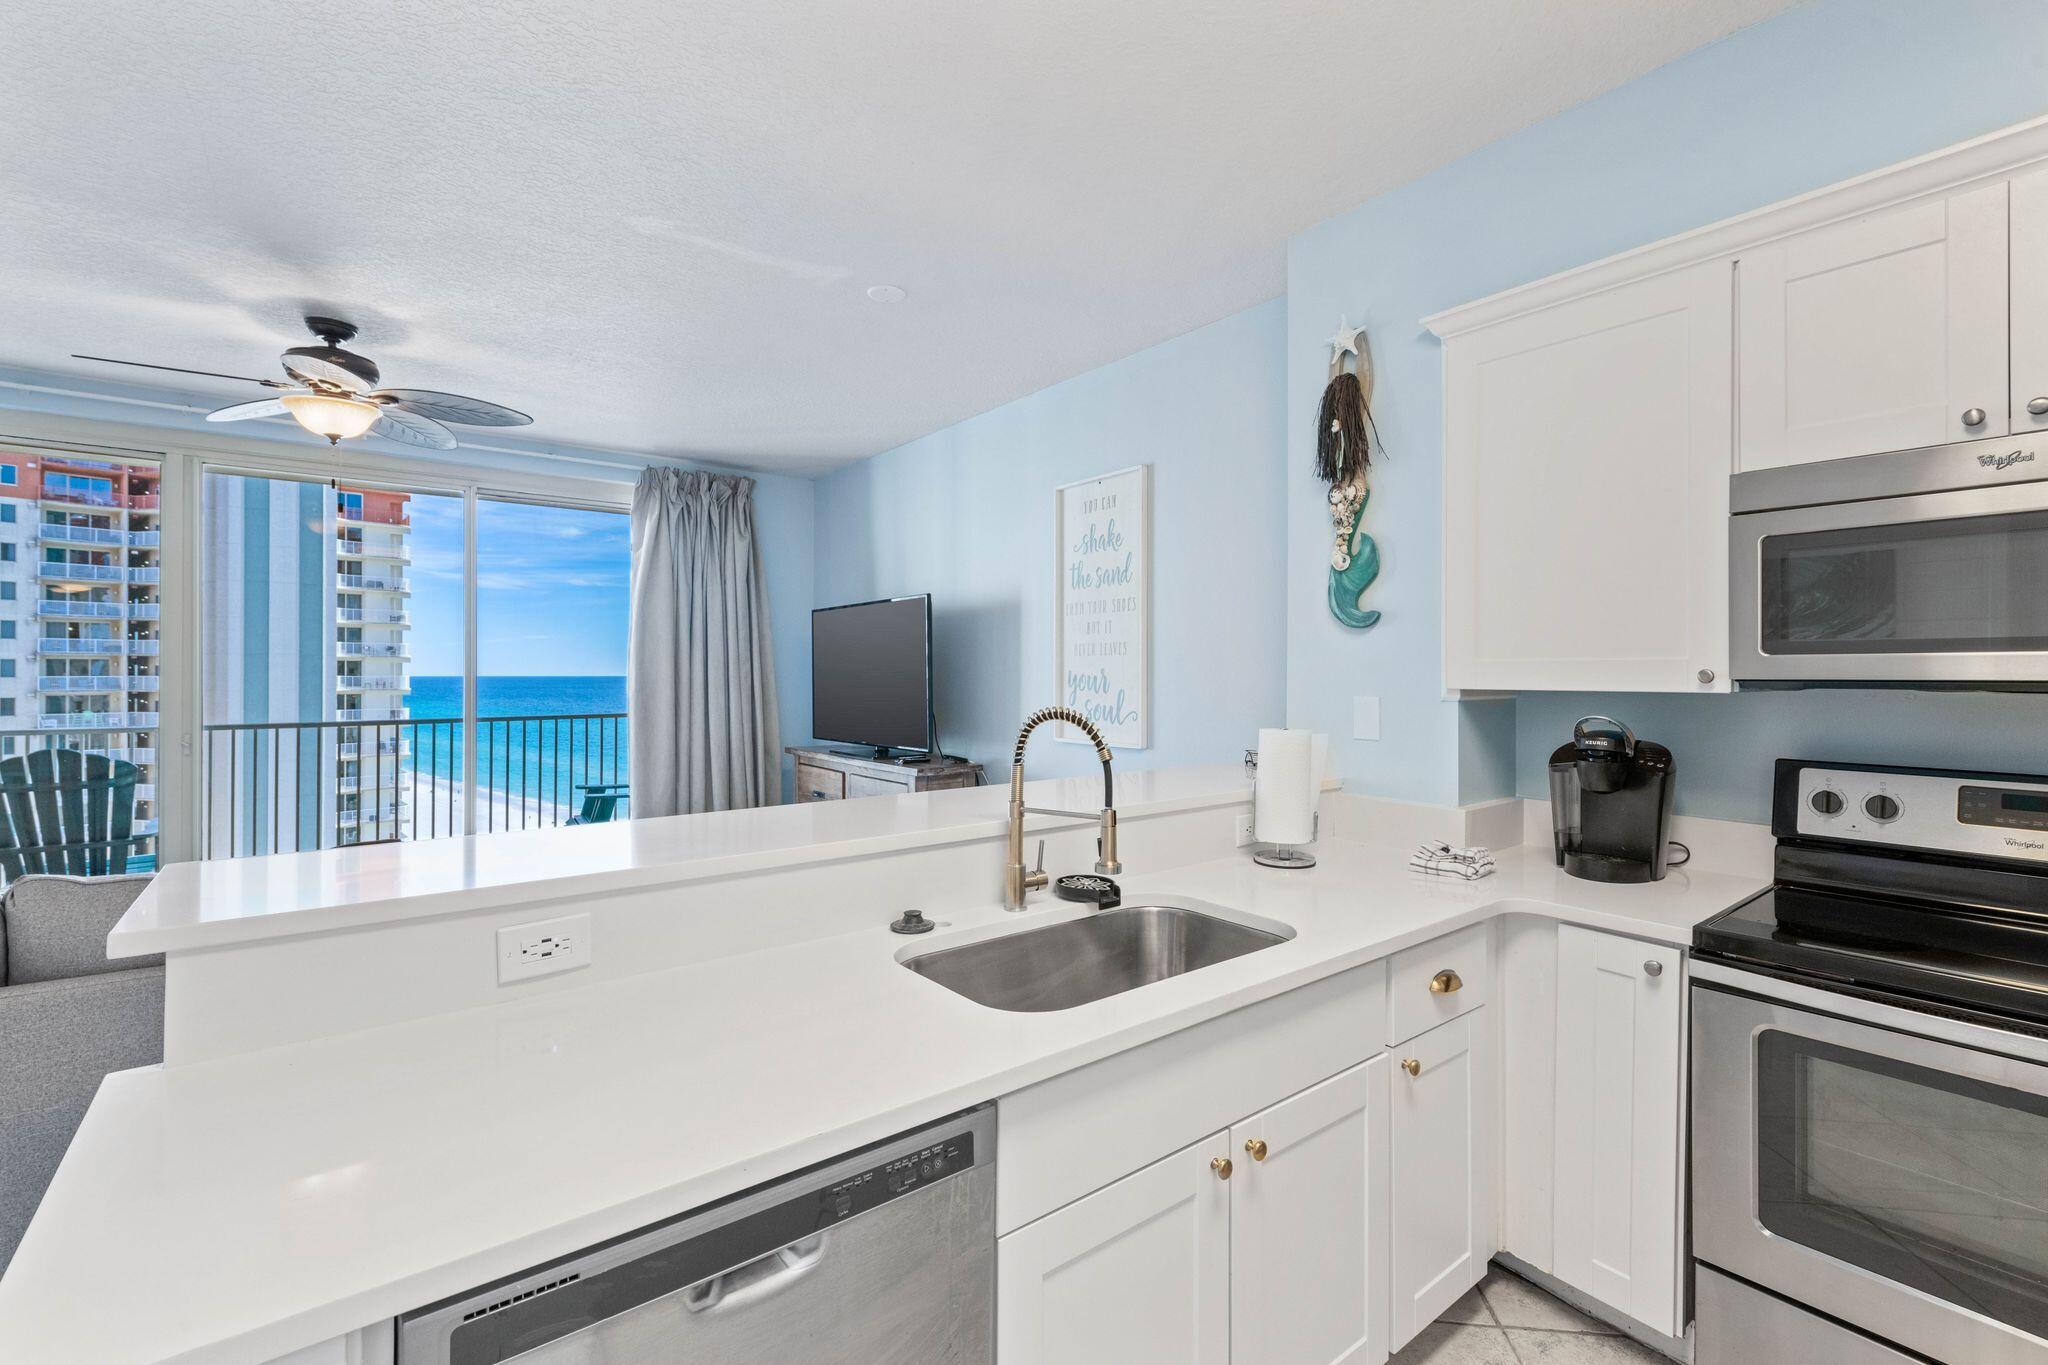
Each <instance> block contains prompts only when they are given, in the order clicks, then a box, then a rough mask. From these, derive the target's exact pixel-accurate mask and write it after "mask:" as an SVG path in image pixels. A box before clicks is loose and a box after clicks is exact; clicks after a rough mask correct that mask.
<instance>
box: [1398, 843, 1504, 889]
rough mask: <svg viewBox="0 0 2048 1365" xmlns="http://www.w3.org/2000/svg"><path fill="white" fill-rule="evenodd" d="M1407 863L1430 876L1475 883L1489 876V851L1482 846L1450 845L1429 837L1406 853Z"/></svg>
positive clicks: (1490, 868)
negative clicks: (1453, 878)
mask: <svg viewBox="0 0 2048 1365" xmlns="http://www.w3.org/2000/svg"><path fill="white" fill-rule="evenodd" d="M1408 866H1410V867H1412V868H1414V869H1415V870H1416V871H1417V872H1427V873H1429V874H1430V875H1432V876H1437V877H1458V878H1462V879H1463V880H1465V881H1468V882H1476V881H1478V880H1479V879H1480V878H1481V877H1490V876H1492V875H1493V853H1492V851H1491V850H1488V849H1484V848H1453V847H1452V846H1451V845H1450V844H1448V843H1445V842H1444V841H1443V840H1441V839H1430V840H1425V841H1424V842H1423V843H1422V844H1421V846H1419V847H1418V848H1417V849H1416V850H1415V852H1414V853H1412V854H1410V855H1409V858H1408Z"/></svg>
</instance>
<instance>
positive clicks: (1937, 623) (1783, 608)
mask: <svg viewBox="0 0 2048 1365" xmlns="http://www.w3.org/2000/svg"><path fill="white" fill-rule="evenodd" d="M1761 549H1762V555H1763V562H1762V565H1761V570H1762V583H1761V589H1762V594H1761V603H1760V605H1761V607H1762V617H1763V620H1762V629H1761V630H1760V631H1759V635H1760V637H1761V638H1760V639H1759V641H1758V643H1759V644H1760V645H1761V647H1762V649H1763V652H1764V653H1766V654H1959V653H1982V652H1986V651H1994V652H1995V651H1999V650H2039V649H2048V512H2013V513H2008V514H2004V515H2000V516H1987V517H1955V518H1951V519H1949V520H1946V521H1922V522H1913V523H1910V524H1907V525H1900V526H1858V527H1851V528H1849V529H1847V530H1840V531H1807V532H1801V533H1798V534H1791V535H1779V536H1765V537H1764V538H1763V543H1762V547H1761Z"/></svg>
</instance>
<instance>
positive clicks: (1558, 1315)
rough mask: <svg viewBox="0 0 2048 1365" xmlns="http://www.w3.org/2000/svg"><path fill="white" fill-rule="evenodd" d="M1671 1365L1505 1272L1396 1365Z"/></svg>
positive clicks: (1455, 1308)
mask: <svg viewBox="0 0 2048 1365" xmlns="http://www.w3.org/2000/svg"><path fill="white" fill-rule="evenodd" d="M1538 1362H1542V1365H1670V1362H1669V1361H1667V1360H1665V1358H1664V1357H1663V1356H1661V1355H1659V1354H1657V1353H1656V1352H1655V1351H1652V1350H1651V1349H1650V1348H1649V1347H1647V1346H1644V1345H1642V1344H1640V1343H1638V1342H1634V1341H1631V1340H1629V1339H1628V1338H1627V1337H1625V1336H1622V1335H1621V1334H1620V1333H1618V1332H1616V1331H1615V1330H1614V1329H1613V1328H1612V1327H1609V1326H1608V1325H1607V1324H1606V1323H1604V1322H1595V1321H1594V1320H1593V1319H1592V1318H1589V1317H1587V1316H1586V1315H1585V1314H1584V1313H1581V1312H1580V1311H1579V1310H1578V1309H1576V1308H1573V1307H1572V1306H1571V1305H1569V1304H1567V1303H1564V1302H1562V1301H1561V1300H1559V1299H1556V1298H1553V1297H1552V1296H1551V1295H1549V1294H1547V1293H1545V1292H1544V1291H1543V1290H1541V1289H1538V1288H1537V1287H1536V1286H1535V1285H1533V1284H1530V1283H1529V1282H1528V1281H1527V1280H1524V1279H1522V1278H1520V1277H1519V1276H1515V1275H1510V1274H1509V1273H1508V1272H1507V1271H1505V1270H1502V1269H1501V1268H1500V1267H1499V1266H1497V1265H1496V1266H1488V1267H1487V1270H1486V1278H1485V1280H1483V1281H1481V1282H1480V1285H1479V1287H1478V1288H1477V1289H1474V1290H1473V1291H1472V1292H1471V1293H1469V1294H1467V1295H1465V1297H1464V1298H1462V1299H1459V1300H1458V1301H1457V1302H1456V1303H1454V1304H1452V1305H1451V1307H1450V1310H1449V1311H1448V1312H1446V1313H1445V1314H1444V1315H1443V1317H1441V1318H1439V1319H1438V1320H1437V1321H1435V1322H1433V1323H1431V1324H1430V1325H1429V1326H1427V1327H1425V1328H1423V1329H1422V1331H1421V1332H1419V1333H1417V1334H1416V1337H1415V1340H1413V1341H1411V1342H1409V1343H1408V1345H1407V1346H1405V1347H1403V1348H1402V1350H1401V1353H1400V1354H1399V1355H1397V1356H1395V1357H1394V1360H1393V1365H1537V1363H1538Z"/></svg>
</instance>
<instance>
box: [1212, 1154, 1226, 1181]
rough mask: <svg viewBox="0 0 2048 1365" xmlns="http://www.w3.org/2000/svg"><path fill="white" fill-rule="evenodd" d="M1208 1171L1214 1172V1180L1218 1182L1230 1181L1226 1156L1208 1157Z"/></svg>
mask: <svg viewBox="0 0 2048 1365" xmlns="http://www.w3.org/2000/svg"><path fill="white" fill-rule="evenodd" d="M1209 1169H1210V1170H1212V1171H1214V1172H1216V1178H1217V1179H1218V1180H1228V1179H1230V1158H1229V1157H1227V1156H1212V1157H1210V1158H1209Z"/></svg>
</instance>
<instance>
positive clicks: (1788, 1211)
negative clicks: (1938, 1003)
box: [1757, 1030, 2048, 1336]
mask: <svg viewBox="0 0 2048 1365" xmlns="http://www.w3.org/2000/svg"><path fill="white" fill-rule="evenodd" d="M1757 1218H1758V1220H1759V1221H1760V1222H1762V1224H1763V1225H1764V1227H1766V1228H1768V1229H1769V1230H1770V1231H1771V1232H1773V1233H1775V1234H1777V1235H1778V1236H1780V1237H1784V1238H1788V1239H1790V1240H1792V1241H1795V1242H1798V1243H1800V1244H1801V1245H1803V1246H1808V1247H1811V1248H1813V1249H1814V1250H1816V1251H1819V1252H1822V1253H1825V1254H1826V1255H1829V1256H1832V1257H1834V1258H1835V1259H1837V1260H1840V1261H1847V1262H1848V1263H1850V1264H1851V1265H1856V1266H1861V1267H1862V1268H1863V1269H1865V1270H1868V1271H1870V1272H1872V1273H1873V1274H1877V1275H1881V1276H1883V1277H1884V1278H1886V1279H1888V1280H1892V1281H1894V1282H1897V1283H1900V1284H1905V1285H1909V1286H1911V1287H1912V1288H1915V1289H1918V1290H1920V1291H1921V1292H1923V1293H1926V1294H1930V1295H1933V1296H1934V1297H1935V1298H1938V1299H1945V1300H1947V1301H1948V1302H1950V1303H1954V1304H1960V1305H1962V1306H1964V1307H1966V1308H1971V1309H1975V1310H1976V1311H1978V1312H1980V1313H1983V1314H1984V1315H1985V1316H1987V1317H1990V1318H1994V1319H1996V1320H1997V1321H1999V1322H2003V1323H2008V1324H2010V1325H2012V1326H2014V1327H2018V1328H2020V1329H2022V1330H2024V1331H2027V1332H2031V1333H2033V1334H2034V1335H2036V1336H2048V1098H2044V1097H2042V1096H2040V1095H2035V1094H2032V1093H2030V1092H2028V1091H2023V1090H2010V1089H2005V1088H2003V1087H2000V1086H1994V1085H1988V1084H1986V1083H1984V1082H1982V1081H1978V1080H1975V1079H1971V1078H1967V1077H1959V1076H1950V1075H1947V1074H1944V1073H1942V1072H1938V1071H1930V1070H1928V1069H1926V1068H1924V1067H1918V1066H1912V1065H1909V1064H1907V1063H1904V1062H1898V1061H1893V1060H1891V1059H1889V1058H1885V1057H1878V1056H1874V1055H1872V1054H1870V1053H1867V1052H1858V1051H1855V1050H1852V1049H1849V1048H1844V1047H1838V1046H1836V1045H1834V1044H1832V1043H1821V1042H1816V1041H1815V1040H1813V1039H1811V1038H1802V1037H1800V1036H1798V1035H1797V1034H1791V1033H1784V1032H1780V1031H1777V1030H1766V1031H1765V1032H1763V1033H1762V1034H1760V1035H1759V1036H1758V1038H1757Z"/></svg>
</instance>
